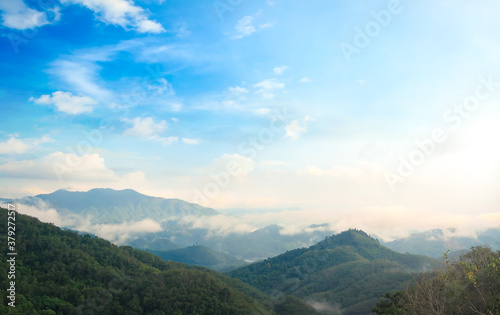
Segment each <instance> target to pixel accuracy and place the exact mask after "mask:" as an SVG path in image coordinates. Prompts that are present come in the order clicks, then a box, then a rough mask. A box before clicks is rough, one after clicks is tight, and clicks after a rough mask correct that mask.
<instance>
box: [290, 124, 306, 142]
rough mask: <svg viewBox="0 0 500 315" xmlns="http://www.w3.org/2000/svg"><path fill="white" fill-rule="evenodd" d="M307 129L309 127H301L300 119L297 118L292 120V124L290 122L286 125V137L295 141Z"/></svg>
mask: <svg viewBox="0 0 500 315" xmlns="http://www.w3.org/2000/svg"><path fill="white" fill-rule="evenodd" d="M306 131H307V128H305V127H301V126H300V125H299V121H298V120H297V119H295V120H292V121H291V122H290V124H288V125H287V126H286V127H285V132H286V134H285V137H287V138H288V139H290V140H291V141H295V140H297V139H298V138H299V136H300V135H301V134H302V133H304V132H306Z"/></svg>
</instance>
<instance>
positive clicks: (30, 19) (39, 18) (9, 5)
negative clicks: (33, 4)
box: [0, 0, 59, 30]
mask: <svg viewBox="0 0 500 315" xmlns="http://www.w3.org/2000/svg"><path fill="white" fill-rule="evenodd" d="M0 11H2V14H1V16H2V20H3V22H2V24H3V25H4V26H6V27H8V28H12V29H16V30H27V29H34V28H37V27H40V26H43V25H47V24H51V23H52V22H54V21H57V20H59V7H57V6H56V7H53V8H50V9H49V10H48V12H49V13H50V15H51V16H52V18H50V17H49V15H48V14H47V12H41V11H37V10H35V9H32V8H30V7H28V6H27V5H26V4H25V3H24V1H23V0H9V1H0Z"/></svg>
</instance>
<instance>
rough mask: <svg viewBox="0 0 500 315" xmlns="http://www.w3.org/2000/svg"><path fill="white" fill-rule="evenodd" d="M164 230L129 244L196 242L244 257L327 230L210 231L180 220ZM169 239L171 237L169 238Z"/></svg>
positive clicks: (156, 246) (301, 242) (304, 242)
mask: <svg viewBox="0 0 500 315" xmlns="http://www.w3.org/2000/svg"><path fill="white" fill-rule="evenodd" d="M162 226H163V227H164V230H163V231H161V232H156V233H149V234H147V235H143V236H141V237H138V238H136V239H134V240H132V241H131V242H130V243H129V244H130V245H132V246H134V247H136V248H140V249H150V250H166V249H175V248H181V247H187V246H190V245H192V244H200V245H203V246H206V247H208V248H210V249H212V250H215V251H218V252H224V253H228V254H229V255H231V256H234V257H237V258H242V259H245V260H247V261H251V262H253V261H257V260H262V259H265V258H268V257H273V256H276V255H279V254H282V253H284V252H286V251H287V250H292V249H295V248H298V247H303V246H309V245H312V244H314V243H316V242H318V241H319V240H321V239H323V238H325V236H327V235H330V234H331V232H328V231H322V230H316V231H312V232H308V233H306V232H302V233H297V234H294V235H287V234H284V233H282V231H283V227H281V226H278V225H269V226H266V227H263V228H261V229H257V230H255V231H253V232H248V233H227V234H219V233H214V232H213V231H211V230H209V229H203V228H193V227H190V226H185V225H183V224H182V222H174V221H169V222H167V223H165V224H162ZM172 240H173V241H172Z"/></svg>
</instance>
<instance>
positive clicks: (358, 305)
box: [228, 230, 438, 314]
mask: <svg viewBox="0 0 500 315" xmlns="http://www.w3.org/2000/svg"><path fill="white" fill-rule="evenodd" d="M437 263H438V262H437V261H435V260H433V259H431V258H428V257H425V256H417V255H405V254H400V253H397V252H394V251H392V250H390V249H388V248H385V247H384V246H382V245H380V244H379V242H378V241H377V240H375V239H373V238H371V237H370V236H368V235H367V234H366V233H365V232H363V231H358V230H349V231H345V232H342V233H340V234H338V235H333V236H331V237H327V238H326V239H325V240H323V241H321V242H319V243H317V244H316V245H313V246H311V247H309V248H301V249H296V250H292V251H288V252H286V253H285V254H282V255H279V256H277V257H274V258H270V259H266V260H264V261H262V262H258V263H254V264H251V265H249V266H246V267H243V268H239V269H236V270H233V271H231V272H229V273H228V274H229V275H231V276H232V277H235V278H238V279H240V280H242V281H244V282H246V283H248V284H251V285H253V286H255V287H257V288H259V289H261V290H262V291H264V292H267V293H273V292H281V294H292V295H294V296H297V297H299V298H301V299H303V300H305V301H308V302H309V303H311V304H315V305H318V307H320V308H322V309H324V310H328V311H330V312H332V314H334V313H335V314H337V313H339V312H341V313H342V314H369V313H371V308H372V306H373V305H374V304H375V303H376V302H377V301H378V296H379V295H381V294H384V293H385V292H388V291H395V290H398V289H401V288H403V286H404V285H405V283H408V282H410V281H412V280H413V275H414V272H416V271H422V270H425V269H426V268H428V269H431V268H432V267H433V265H434V264H437Z"/></svg>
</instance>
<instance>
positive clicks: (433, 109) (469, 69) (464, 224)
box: [0, 0, 500, 237]
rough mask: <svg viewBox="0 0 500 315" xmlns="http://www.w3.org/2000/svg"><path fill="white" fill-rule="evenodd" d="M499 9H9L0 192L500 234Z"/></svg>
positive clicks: (169, 1) (236, 3)
mask: <svg viewBox="0 0 500 315" xmlns="http://www.w3.org/2000/svg"><path fill="white" fill-rule="evenodd" d="M499 9H500V4H499V3H498V2H496V1H493V0H491V1H486V0H479V1H474V2H471V1H465V0H457V1H451V0H433V1H430V0H424V1H418V2H416V1H406V0H401V1H398V0H389V1H368V0H366V1H362V0H359V1H340V0H337V1H335V0H314V1H310V0H308V1H306V0H287V1H285V0H255V1H249V0H191V1H181V0H145V1H139V0H135V1H132V0H59V1H56V0H45V1H32V0H0V21H1V27H0V100H1V102H0V117H1V118H2V124H1V126H0V197H2V198H19V197H23V196H33V195H37V194H41V193H51V192H53V191H55V190H58V189H68V190H73V191H87V190H89V189H92V188H114V189H126V188H131V189H135V190H137V191H139V192H141V193H144V194H147V195H151V196H159V197H164V198H179V199H183V200H186V201H189V202H196V203H199V204H202V205H204V206H208V207H212V208H215V209H217V210H219V211H221V212H223V213H229V214H238V215H241V217H242V218H246V219H247V220H248V221H249V222H261V223H262V224H264V223H266V224H267V223H281V224H283V225H286V226H288V227H289V228H290V229H293V227H295V226H306V225H307V224H313V223H318V224H319V223H325V222H327V223H330V224H331V226H332V227H334V228H335V229H344V228H349V227H356V228H362V229H366V230H368V231H371V232H373V233H377V234H379V235H381V234H383V235H386V236H387V237H389V236H391V235H392V236H394V235H402V234H404V233H408V231H421V230H425V229H430V228H446V227H457V228H460V229H461V230H462V231H466V232H470V231H475V230H477V229H485V228H490V227H500V209H499V205H500V195H499V194H498V191H499V188H500V176H499V175H500V168H499V166H500V163H499V162H500V124H499V123H498V122H499V121H500V120H499V119H500V107H499V106H498V105H499V101H500V59H499V58H498V56H499V55H500V38H499V37H498V29H500V20H499V19H498V17H497V12H498V11H499ZM464 233H465V232H464Z"/></svg>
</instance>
